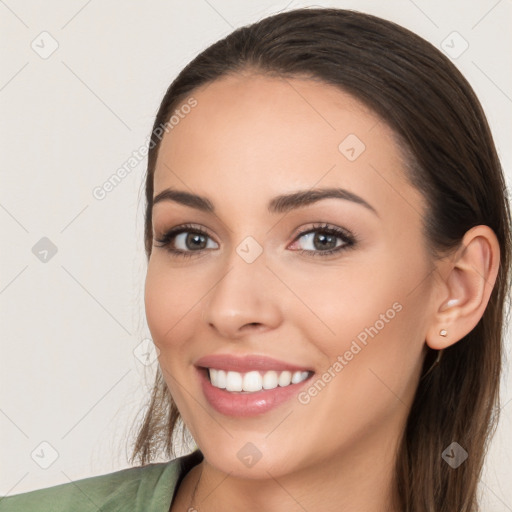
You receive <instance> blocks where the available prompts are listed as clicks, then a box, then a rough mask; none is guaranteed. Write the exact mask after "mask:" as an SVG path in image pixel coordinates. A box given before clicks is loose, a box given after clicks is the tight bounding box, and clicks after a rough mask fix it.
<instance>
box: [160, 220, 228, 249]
mask: <svg viewBox="0 0 512 512" xmlns="http://www.w3.org/2000/svg"><path fill="white" fill-rule="evenodd" d="M209 241H210V242H213V240H212V239H211V237H210V236H209V235H208V233H206V231H204V230H203V229H201V228H199V227H197V226H194V225H192V224H185V225H183V226H178V227H176V228H173V229H171V230H169V231H167V232H165V233H164V234H163V235H162V236H161V237H159V238H156V239H155V245H156V246H157V247H164V248H165V249H166V250H167V251H168V252H170V253H171V254H172V255H175V256H184V257H190V256H193V255H194V253H201V252H202V251H204V250H205V249H217V248H218V245H217V244H216V242H213V247H212V243H210V244H209Z"/></svg>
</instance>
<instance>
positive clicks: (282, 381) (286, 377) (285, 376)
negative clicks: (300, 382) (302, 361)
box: [279, 372, 292, 387]
mask: <svg viewBox="0 0 512 512" xmlns="http://www.w3.org/2000/svg"><path fill="white" fill-rule="evenodd" d="M291 381H292V374H291V372H281V375H279V385H280V386H283V387H284V386H289V385H290V382H291Z"/></svg>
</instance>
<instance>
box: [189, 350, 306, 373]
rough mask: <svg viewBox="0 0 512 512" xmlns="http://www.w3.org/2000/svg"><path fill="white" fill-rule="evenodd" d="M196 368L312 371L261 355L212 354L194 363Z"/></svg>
mask: <svg viewBox="0 0 512 512" xmlns="http://www.w3.org/2000/svg"><path fill="white" fill-rule="evenodd" d="M195 365H196V366H200V367H203V368H215V369H216V370H226V371H229V370H232V371H236V372H240V373H243V372H250V371H253V370H263V371H270V370H275V371H285V370H288V371H291V372H295V371H302V372H304V371H312V370H311V369H310V368H307V367H304V366H300V365H296V364H291V363H287V362H285V361H280V360H278V359H273V358H272V357H267V356H261V355H245V356H235V355H232V354H212V355H209V356H204V357H201V358H200V359H198V360H197V361H196V362H195Z"/></svg>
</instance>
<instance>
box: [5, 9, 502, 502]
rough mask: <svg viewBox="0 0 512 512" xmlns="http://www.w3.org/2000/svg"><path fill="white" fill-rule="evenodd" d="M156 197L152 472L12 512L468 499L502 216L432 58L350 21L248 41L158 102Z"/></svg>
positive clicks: (492, 156) (489, 392) (146, 434)
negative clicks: (180, 442) (188, 442)
mask: <svg viewBox="0 0 512 512" xmlns="http://www.w3.org/2000/svg"><path fill="white" fill-rule="evenodd" d="M146 199H147V210H146V225H145V228H146V232H145V244H146V252H147V255H148V271H147V278H146V289H145V304H146V314H147V319H148V325H149V328H150V330H151V333H152V336H153V340H154V343H155V345H156V346H157V347H158V349H159V370H158V373H157V375H156V382H155V387H154V390H153V394H152V398H151V404H150V407H149V409H148V411H147V413H146V417H145V419H144V422H143V425H142V426H141V427H140V431H139V434H138V437H137V442H136V444H135V447H134V452H133V457H132V462H134V461H135V460H137V461H138V462H139V463H140V467H137V468H131V469H127V470H123V471H118V472H116V473H112V474H109V475H102V476H99V477H93V478H89V479H84V480H81V481H78V482H74V483H71V484H64V485H61V486H56V487H53V488H50V489H43V490H38V491H33V492H31V493H26V494H24V495H19V496H14V497H10V498H4V500H3V501H0V510H31V509H33V510H70V509H71V508H70V506H71V505H73V507H72V509H73V510H97V509H99V508H100V507H101V509H102V510H151V511H167V510H170V511H171V512H176V511H179V510H189V511H190V510H199V511H201V512H203V511H217V510H229V509H241V508H242V507H243V509H244V510H269V511H273V510H280V511H281V510H286V511H292V510H308V511H310V512H311V511H315V510H333V511H334V510H347V511H356V510H365V511H368V512H370V511H375V512H377V511H379V512H381V511H401V512H405V511H414V512H421V511H425V512H426V511H434V510H435V511H436V512H444V511H446V512H448V511H449V512H453V511H461V512H462V511H464V512H469V511H475V510H478V503H477V485H478V481H479V475H480V472H481V468H482V464H483V457H484V452H485V448H486V446H487V443H488V441H489V439H490V434H491V433H492V430H493V428H494V426H495V424H496V421H497V414H496V410H497V404H498V385H499V376H500V367H501V356H502V347H501V346H502V328H503V325H504V308H505V301H506V298H507V293H508V291H509V285H510V281H509V279H510V277H509V276H510V274H509V267H510V242H511V238H510V233H511V231H510V223H509V219H510V213H509V206H508V204H507V201H506V197H505V182H504V179H503V174H502V171H501V167H500V163H499V160H498V157H497V154H496V150H495V147H494V144H493V140H492V136H491V133H490V130H489V127H488V125H487V122H486V119H485V116H484V113H483V112H482V109H481V106H480V104H479V102H478V100H477V98H476V97H475V95H474V93H473V91H472V89H471V87H470V86H469V84H468V83H467V81H466V80H465V79H464V78H463V77H462V76H461V74H460V73H459V72H458V71H457V69H456V68H455V66H454V65H453V64H452V63H451V62H450V61H449V60H448V59H447V58H446V57H445V56H443V54H442V53H441V52H440V51H438V50H437V49H436V48H434V47H433V46H432V45H430V44H429V43H427V42H426V41H424V40H423V39H421V38H419V37H418V36H416V35H414V34H412V33H411V32H409V31H407V30H405V29H403V28H401V27H399V26H397V25H395V24H393V23H391V22H388V21H384V20H381V19H379V18H376V17H373V16H369V15H365V14H361V13H356V12H351V11H344V10H338V9H298V10H295V11H289V12H285V13H281V14H278V15H274V16H271V17H269V18H266V19H264V20H262V21H260V22H258V23H255V24H253V25H251V26H248V27H243V28H241V29H238V30H236V31H235V32H233V33H232V34H230V35H229V36H227V37H226V38H225V39H223V40H221V41H219V42H217V43H215V44H214V45H212V46H210V47H209V48H207V49H206V50H205V51H203V52H202V53H201V54H200V55H199V56H198V57H196V58H195V59H194V60H193V61H192V62H191V63H190V64H189V65H188V66H187V67H186V68H185V69H184V70H183V71H182V72H181V73H180V75H179V76H178V77H177V78H176V80H175V81H174V82H173V83H172V84H171V86H170V87H169V89H168V91H167V93H166V94H165V96H164V98H163V101H162V103H161V106H160V109H159V111H158V113H157V116H156V119H155V123H154V127H153V131H152V138H151V143H150V151H149V156H148V172H147V180H146ZM194 253H196V254H194ZM183 425H185V426H186V427H187V429H188V431H189V432H190V433H191V435H192V437H193V439H194V441H195V443H196V444H197V447H198V449H197V450H195V451H194V452H192V453H191V454H189V455H187V456H184V457H179V458H177V459H174V460H172V461H170V462H169V463H159V464H148V463H150V462H151V461H152V460H153V459H154V456H155V455H156V454H157V453H158V452H159V451H161V450H164V451H165V453H166V454H167V455H168V456H171V455H172V454H173V453H174V452H173V441H176V436H177V434H178V433H179V430H180V426H183ZM45 507H46V508H45ZM94 507H96V508H94Z"/></svg>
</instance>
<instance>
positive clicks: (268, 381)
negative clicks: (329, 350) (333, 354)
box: [203, 368, 313, 393]
mask: <svg viewBox="0 0 512 512" xmlns="http://www.w3.org/2000/svg"><path fill="white" fill-rule="evenodd" d="M203 370H204V371H205V372H206V375H207V377H208V379H209V381H210V384H211V385H212V386H213V387H215V388H218V389H225V390H226V391H229V392H230V393H257V392H258V391H262V390H272V389H276V388H277V387H282V388H284V387H287V386H290V385H292V384H300V383H301V382H304V381H305V380H306V379H308V378H309V377H311V375H313V372H311V371H307V370H306V371H295V372H291V371H289V370H282V371H275V370H269V371H266V372H262V371H258V370H252V371H249V372H246V373H241V372H237V371H234V370H228V371H226V370H221V369H218V368H203Z"/></svg>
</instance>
